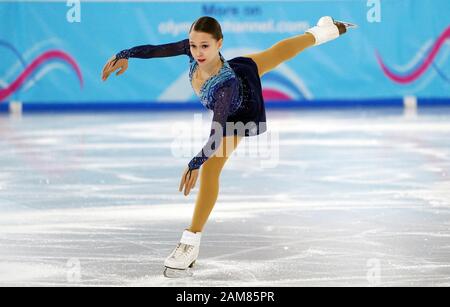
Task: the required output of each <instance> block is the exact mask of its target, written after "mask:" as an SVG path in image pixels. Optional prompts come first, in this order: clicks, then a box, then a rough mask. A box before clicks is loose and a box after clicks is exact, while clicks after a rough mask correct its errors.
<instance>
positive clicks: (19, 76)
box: [0, 0, 450, 106]
mask: <svg viewBox="0 0 450 307" xmlns="http://www.w3.org/2000/svg"><path fill="white" fill-rule="evenodd" d="M449 12H450V1H448V0H323V1H312V0H311V1H306V0H305V1H264V0H259V1H223V2H216V1H0V59H1V61H0V101H3V102H8V101H22V102H26V103H30V104H33V103H36V104H38V103H49V104H51V103H59V104H61V103H67V104H91V103H92V104H102V103H118V104H129V103H134V104H136V103H138V104H139V103H147V104H148V103H155V104H159V103H177V104H178V105H179V106H182V105H183V104H185V103H186V104H188V103H193V102H197V101H198V100H197V98H196V96H195V94H194V92H193V90H192V88H191V86H190V84H189V80H188V69H189V66H188V63H189V60H188V57H187V56H177V57H170V58H155V59H147V60H144V59H130V62H129V68H128V70H127V71H126V72H125V74H123V75H121V76H119V77H116V76H115V75H111V76H110V78H109V79H108V80H107V81H106V82H103V81H102V80H101V70H102V68H103V65H104V64H105V62H106V61H107V60H108V59H109V58H110V57H111V56H112V55H114V54H115V53H116V52H118V51H120V50H122V49H126V48H131V47H133V46H136V45H142V44H153V45H155V44H164V43H169V42H174V41H179V40H181V39H184V38H187V37H188V30H189V27H190V25H191V24H192V22H193V21H194V20H196V19H197V18H198V17H200V16H204V15H208V16H212V17H214V18H216V19H217V20H218V21H219V22H220V23H221V26H222V30H223V33H224V46H223V49H222V50H223V51H222V54H223V55H224V56H225V58H226V59H231V58H233V57H237V56H242V55H245V54H250V53H254V52H258V51H262V50H264V49H266V48H269V47H270V46H272V45H273V44H275V43H276V42H277V41H279V40H282V39H284V38H288V37H290V36H294V35H297V34H301V33H303V32H304V31H305V30H306V29H308V28H309V27H311V26H313V25H315V23H316V22H317V20H318V19H319V18H320V17H321V16H324V15H330V16H333V17H334V18H335V19H337V20H344V21H350V22H353V23H356V24H358V25H359V28H357V29H355V30H350V31H349V32H348V33H347V34H345V35H343V36H342V37H340V38H339V39H337V40H335V41H332V42H329V43H326V44H324V45H321V46H317V47H312V48H308V49H307V50H305V51H304V52H302V53H300V54H299V55H298V56H297V57H295V58H293V59H291V60H289V61H287V62H285V63H283V64H282V65H280V66H278V67H277V68H276V69H275V70H273V71H271V72H269V73H267V74H266V75H265V76H264V77H263V78H262V84H263V94H264V97H265V100H266V101H272V100H273V101H281V102H282V101H300V102H302V101H303V102H307V103H310V104H314V101H319V100H371V99H373V100H374V102H373V103H374V104H375V103H377V101H382V100H383V99H393V98H394V99H395V98H401V97H404V96H410V95H412V96H417V97H419V98H433V99H450V59H449V53H450V17H449V16H448V13H449Z"/></svg>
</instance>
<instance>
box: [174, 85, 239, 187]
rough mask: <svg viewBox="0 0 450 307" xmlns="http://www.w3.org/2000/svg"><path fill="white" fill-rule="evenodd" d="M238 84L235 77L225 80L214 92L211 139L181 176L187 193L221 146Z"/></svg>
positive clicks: (182, 184) (181, 185)
mask: <svg viewBox="0 0 450 307" xmlns="http://www.w3.org/2000/svg"><path fill="white" fill-rule="evenodd" d="M238 86H239V85H238V81H237V80H236V79H235V78H231V79H229V80H227V81H225V82H224V83H223V84H222V85H221V87H220V88H219V89H218V90H216V92H215V93H214V101H215V104H214V110H213V111H214V115H213V119H212V124H211V132H210V134H209V139H208V141H207V143H206V144H205V146H203V148H202V150H201V151H200V152H199V153H198V154H197V155H196V156H195V157H194V158H192V160H191V161H190V162H189V164H188V167H187V168H186V170H185V171H184V172H183V176H182V178H181V183H180V188H179V190H180V192H181V191H182V190H183V187H185V193H184V194H185V195H187V194H189V191H190V189H191V188H192V187H193V186H194V185H195V181H196V179H197V175H198V172H197V171H198V169H199V168H200V167H201V166H202V164H203V163H205V162H206V161H207V160H208V159H209V158H210V157H212V156H213V155H214V153H215V152H216V151H217V149H218V148H219V146H220V143H221V141H222V139H223V131H225V128H226V122H227V118H228V115H229V114H228V112H229V110H230V104H231V101H232V99H233V97H235V95H238V89H239V87H238ZM225 154H226V153H225Z"/></svg>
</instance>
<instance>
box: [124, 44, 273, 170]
mask: <svg viewBox="0 0 450 307" xmlns="http://www.w3.org/2000/svg"><path fill="white" fill-rule="evenodd" d="M183 54H184V55H188V56H189V59H190V69H189V80H190V82H191V85H192V78H193V75H194V72H195V70H196V69H197V68H198V63H197V61H195V59H194V57H193V56H192V54H191V51H190V46H189V39H184V40H182V41H179V42H175V43H169V44H163V45H141V46H136V47H133V48H131V49H125V50H122V51H120V52H119V53H117V54H116V61H117V60H118V59H123V58H125V59H128V58H141V59H148V58H158V57H170V56H177V55H183ZM219 55H220V59H221V60H222V62H223V66H222V68H221V69H220V71H219V72H218V73H217V74H215V75H214V76H211V77H210V78H209V79H208V80H206V81H205V82H204V83H203V85H202V87H201V89H200V93H199V99H200V101H201V103H202V104H203V105H204V106H205V107H206V108H208V109H210V110H213V112H214V113H213V120H212V122H213V123H212V128H211V133H210V135H209V139H208V142H207V143H206V145H205V146H204V147H203V148H202V150H201V151H200V152H199V153H198V154H197V155H196V156H195V157H194V158H192V160H191V161H190V162H189V164H188V166H189V171H192V170H193V169H198V168H200V166H201V165H202V164H203V163H205V161H206V160H207V159H208V158H209V157H211V156H212V155H213V154H214V152H215V150H216V149H217V148H216V147H217V146H216V144H218V145H220V141H221V138H222V137H223V136H227V135H240V136H244V137H248V136H254V135H258V134H261V133H263V132H265V131H266V130H267V129H266V114H265V108H264V100H263V96H262V88H261V80H260V78H259V75H258V68H257V66H256V63H255V62H254V61H253V60H252V59H251V58H247V57H236V58H233V59H232V60H230V61H226V60H225V59H224V57H223V56H222V54H221V53H220V52H219ZM194 92H195V91H194ZM227 123H228V124H229V125H230V126H229V129H227V127H228V125H227ZM237 123H240V124H241V127H242V126H244V127H245V129H236V128H235V127H236V126H233V125H239V124H237ZM219 128H220V129H221V130H222V133H221V134H217V135H216V129H219Z"/></svg>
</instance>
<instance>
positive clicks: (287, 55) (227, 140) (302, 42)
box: [189, 33, 315, 232]
mask: <svg viewBox="0 0 450 307" xmlns="http://www.w3.org/2000/svg"><path fill="white" fill-rule="evenodd" d="M314 43H315V39H314V36H312V34H309V33H305V34H301V35H296V36H293V37H289V38H286V39H283V40H281V41H279V42H277V43H276V44H274V45H273V46H272V47H270V48H268V49H266V50H264V51H261V52H258V53H254V54H249V55H245V56H244V57H249V58H252V59H253V61H255V63H256V65H257V67H258V74H259V76H260V77H262V76H263V75H264V74H265V73H267V72H269V71H270V70H272V69H274V68H276V67H277V66H278V65H279V64H281V63H283V62H285V61H287V60H289V59H292V58H293V57H295V56H296V55H297V54H299V53H300V52H301V51H303V50H304V49H306V48H307V47H310V46H313V45H314ZM241 139H242V137H241V136H227V137H224V138H222V141H221V144H220V146H219V148H218V149H217V151H216V152H215V153H214V155H213V156H212V157H210V158H209V159H208V160H207V161H206V162H205V163H204V164H203V165H202V166H201V170H200V177H199V179H200V188H199V191H198V195H197V199H196V202H195V209H194V214H193V216H192V222H191V226H190V227H189V230H190V231H192V232H201V231H202V230H203V227H204V226H205V224H206V222H207V220H208V217H209V215H210V213H211V211H212V209H213V208H214V205H215V203H216V200H217V197H218V195H219V179H220V174H221V171H222V169H223V167H224V165H225V163H226V162H227V160H228V158H229V157H230V155H231V154H232V153H233V151H234V150H235V149H236V147H237V145H238V144H239V142H240V141H241Z"/></svg>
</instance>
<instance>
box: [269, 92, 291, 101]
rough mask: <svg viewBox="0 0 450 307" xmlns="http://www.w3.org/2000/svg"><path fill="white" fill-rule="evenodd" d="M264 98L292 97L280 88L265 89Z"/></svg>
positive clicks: (280, 98)
mask: <svg viewBox="0 0 450 307" xmlns="http://www.w3.org/2000/svg"><path fill="white" fill-rule="evenodd" d="M262 93H263V98H264V100H291V99H292V98H291V97H289V96H288V95H286V94H285V93H282V92H280V91H278V90H273V89H263V91H262Z"/></svg>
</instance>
